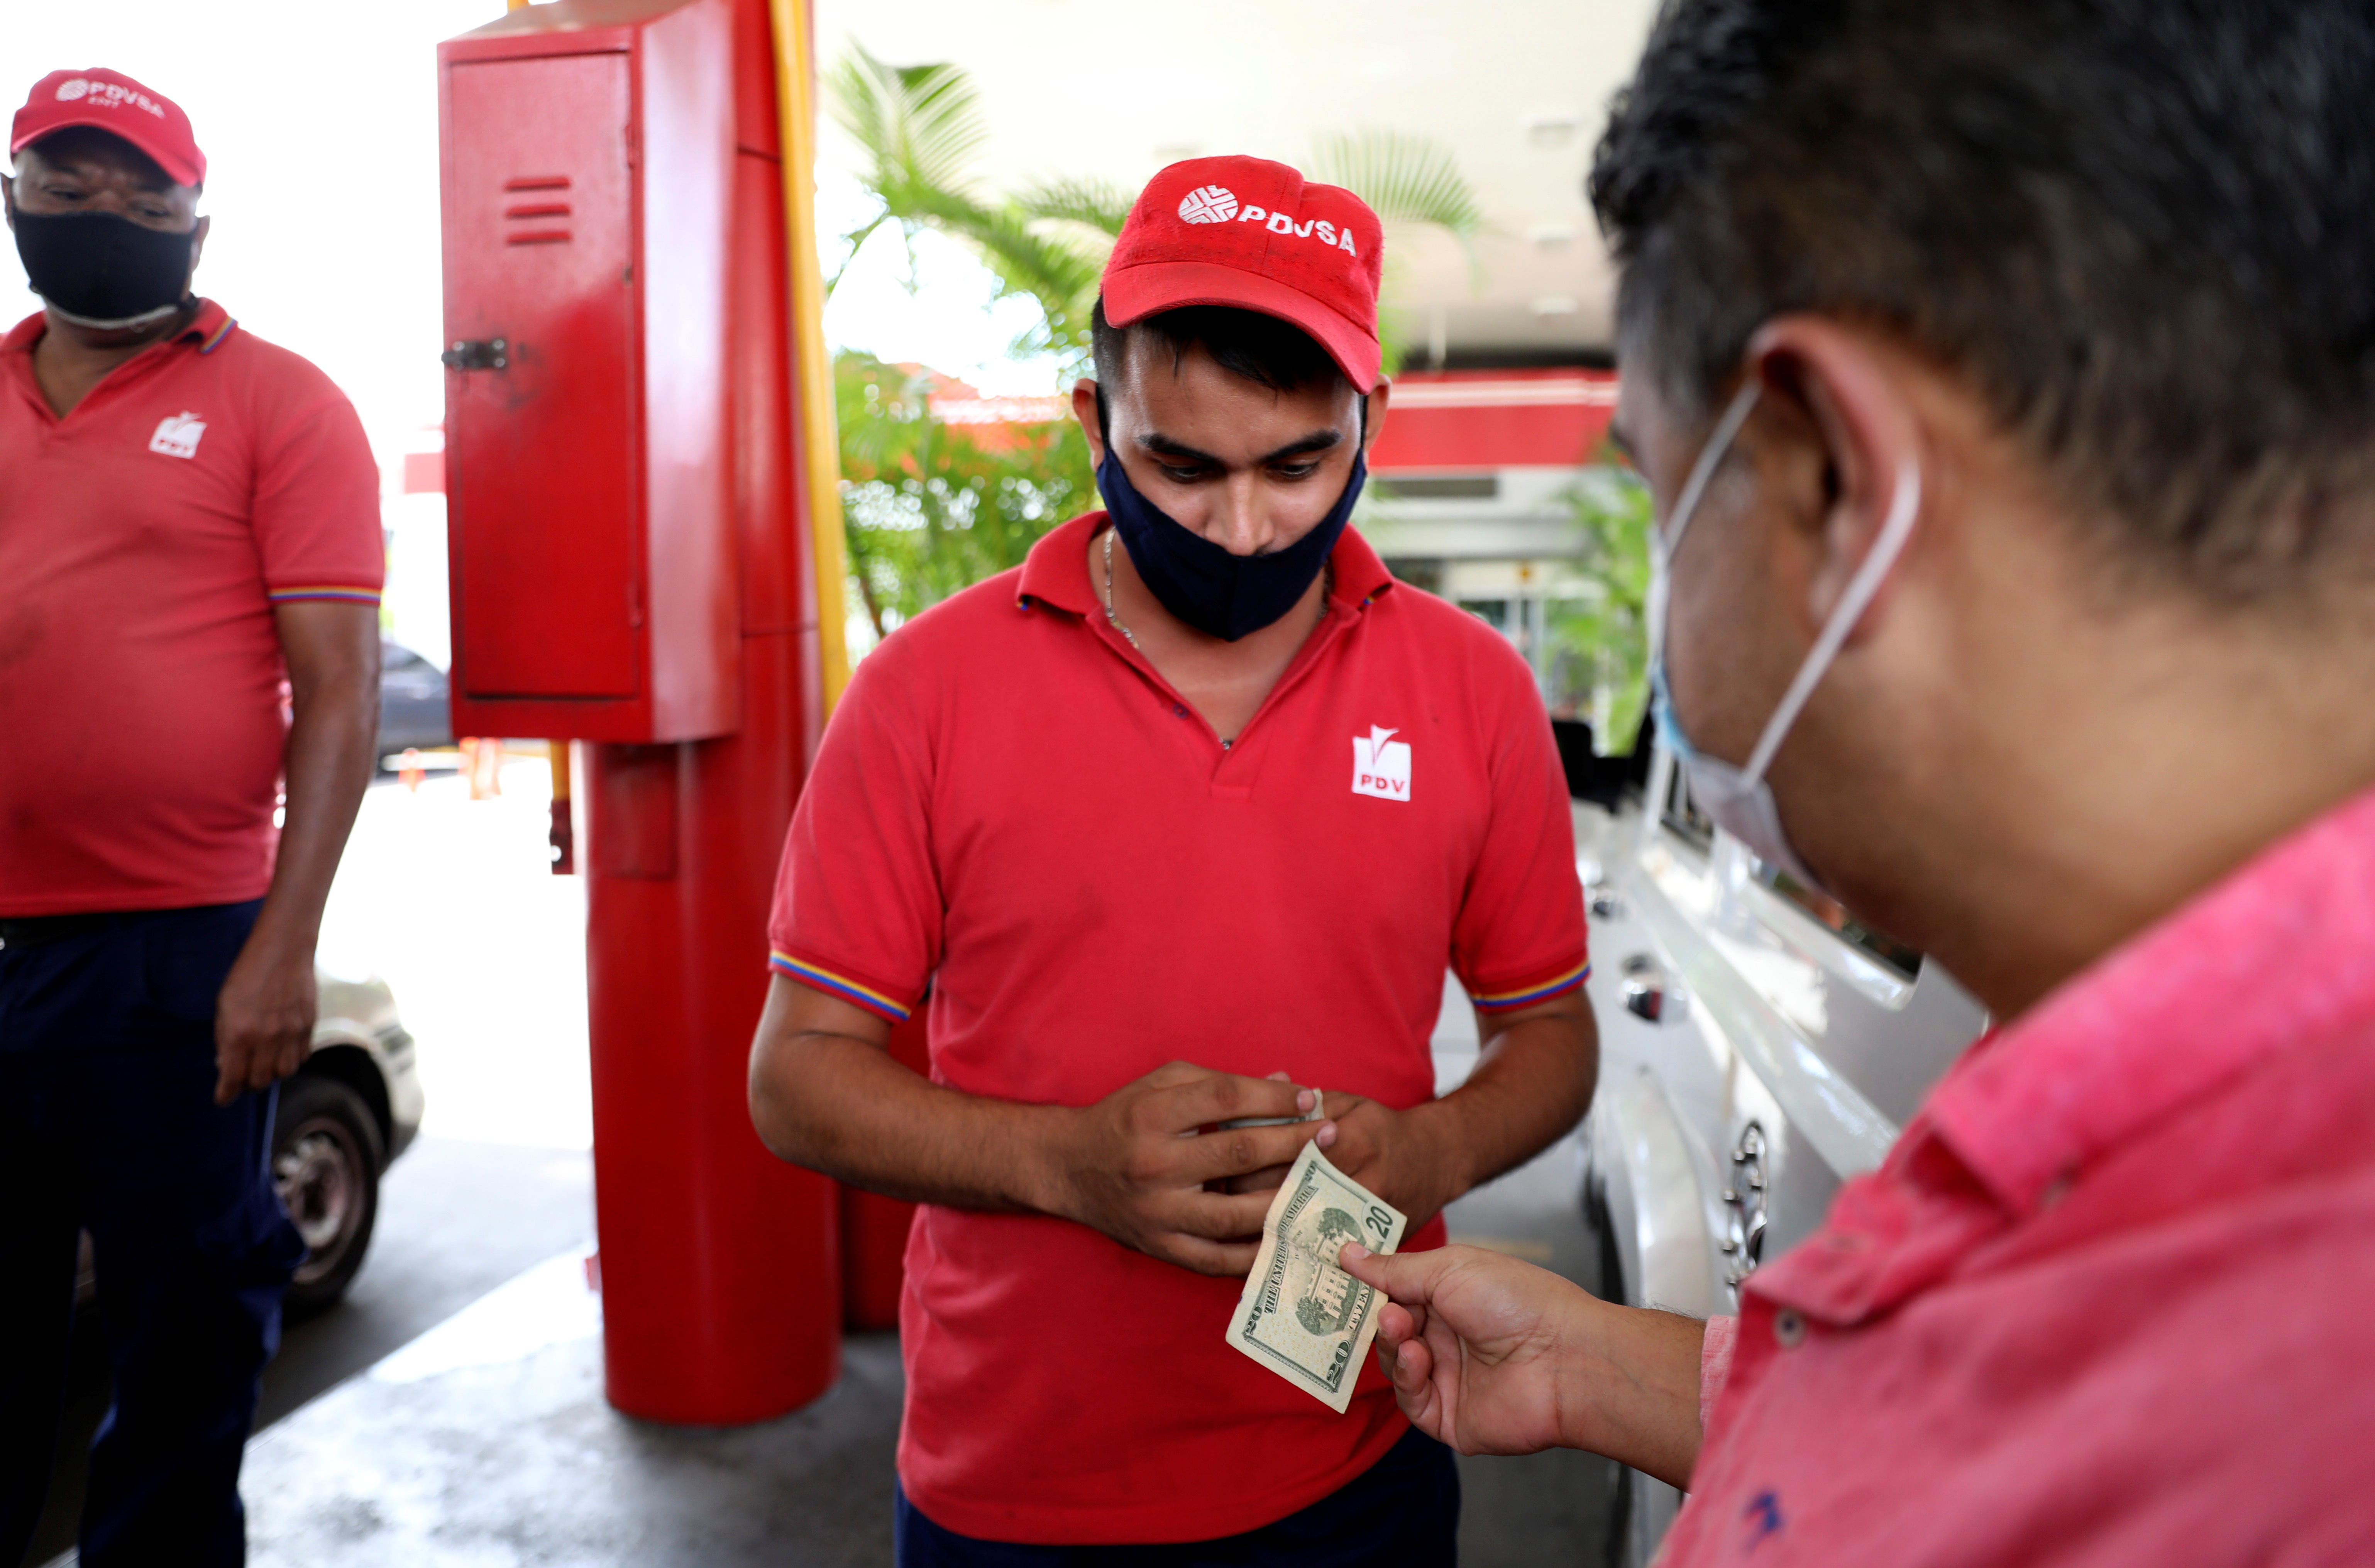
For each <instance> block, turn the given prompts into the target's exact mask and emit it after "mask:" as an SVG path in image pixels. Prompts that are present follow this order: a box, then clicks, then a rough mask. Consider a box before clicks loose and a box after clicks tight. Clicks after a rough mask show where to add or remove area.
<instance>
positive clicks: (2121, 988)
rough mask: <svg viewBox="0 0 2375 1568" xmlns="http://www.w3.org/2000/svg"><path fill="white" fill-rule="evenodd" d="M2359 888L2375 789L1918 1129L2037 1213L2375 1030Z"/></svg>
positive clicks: (2072, 988) (2203, 899) (2049, 1002)
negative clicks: (2122, 1156) (2298, 1049)
mask: <svg viewBox="0 0 2375 1568" xmlns="http://www.w3.org/2000/svg"><path fill="white" fill-rule="evenodd" d="M2370 887H2375V790H2369V791H2368V792H2367V793H2365V794H2362V795H2359V796H2356V797H2354V798H2352V799H2351V800H2349V801H2347V802H2345V803H2344V804H2343V805H2341V806H2339V807H2336V808H2334V809H2333V810H2332V811H2329V812H2327V813H2326V814H2325V815H2324V816H2323V817H2321V818H2319V819H2317V820H2315V821H2313V822H2311V823H2310V824H2309V825H2308V826H2307V827H2305V828H2302V829H2300V830H2299V831H2296V832H2294V833H2293V834H2291V835H2290V836H2289V837H2287V838H2286V839H2284V840H2281V841H2280V842H2278V843H2275V844H2274V845H2272V846H2271V847H2269V848H2268V849H2266V850H2264V851H2263V852H2262V853H2261V854H2260V855H2259V856H2258V857H2257V858H2255V859H2253V860H2251V862H2249V863H2248V864H2247V865H2245V866H2244V867H2242V868H2241V869H2240V870H2239V871H2236V872H2235V873H2233V874H2232V875H2230V876H2229V877H2228V878H2227V879H2226V880H2225V881H2223V882H2221V883H2219V884H2217V885H2216V886H2215V887H2213V888H2212V889H2210V890H2208V891H2207V892H2204V893H2203V894H2201V895H2200V896H2199V897H2197V898H2195V899H2194V900H2193V901H2192V902H2190V903H2188V904H2186V905H2184V906H2183V907H2182V908H2180V909H2179V910H2178V911H2177V912H2176V913H2175V914H2171V915H2169V916H2168V918H2166V919H2164V920H2163V921H2162V922H2161V923H2160V924H2159V925H2156V926H2154V927H2153V928H2152V929H2150V930H2148V931H2146V932H2145V934H2144V935H2142V936H2140V937H2136V938H2135V939H2133V940H2132V941H2130V942H2129V943H2128V944H2127V945H2126V946H2124V947H2122V948H2121V949H2118V950H2117V951H2115V952H2113V953H2111V954H2110V955H2109V956H2108V957H2106V958H2104V959H2103V960H2101V961H2098V962H2097V963H2096V964H2095V965H2094V966H2093V967H2092V968H2091V969H2089V970H2087V971H2086V972H2085V973H2082V974H2080V975H2078V976H2077V977H2076V978H2074V979H2073V980H2071V981H2069V982H2068V983H2067V984H2064V985H2063V986H2062V988H2061V989H2060V990H2059V991H2057V992H2055V993H2054V994H2053V995H2052V996H2049V997H2047V998H2046V999H2045V1000H2044V1001H2042V1002H2040V1003H2039V1004H2038V1006H2037V1007H2036V1008H2034V1009H2033V1010H2032V1011H2031V1012H2030V1013H2029V1014H2028V1015H2027V1016H2026V1017H2024V1018H2023V1019H2021V1020H2019V1021H2018V1022H2017V1023H2015V1024H2014V1025H2012V1026H2010V1027H2008V1028H2007V1029H2005V1030H2004V1031H2003V1033H2002V1034H2001V1035H2000V1036H1998V1037H1996V1038H1995V1039H1992V1040H1991V1041H1990V1042H1989V1043H1987V1044H1986V1046H1985V1047H1984V1048H1982V1049H1979V1050H1977V1051H1975V1052H1973V1053H1972V1054H1971V1055H1968V1056H1967V1057H1966V1058H1965V1060H1964V1061H1963V1063H1962V1064H1961V1065H1960V1066H1959V1067H1957V1068H1956V1071H1955V1072H1954V1073H1953V1074H1952V1075H1950V1076H1949V1077H1948V1078H1947V1079H1946V1080H1945V1081H1944V1083H1942V1084H1940V1085H1939V1087H1938V1090H1937V1091H1936V1092H1935V1093H1934V1094H1933V1095H1932V1097H1931V1101H1930V1103H1929V1105H1928V1107H1927V1109H1926V1110H1925V1112H1924V1114H1923V1115H1922V1116H1921V1117H1920V1118H1919V1119H1918V1120H1919V1121H1927V1122H1929V1123H1930V1124H1931V1125H1932V1126H1934V1127H1935V1128H1936V1129H1937V1133H1938V1136H1939V1137H1940V1138H1941V1139H1942V1140H1943V1141H1944V1143H1945V1144H1946V1145H1947V1146H1948V1147H1949V1148H1951V1149H1954V1150H1955V1152H1956V1156H1957V1157H1958V1158H1959V1159H1960V1160H1961V1161H1962V1162H1963V1163H1964V1164H1965V1165H1966V1166H1967V1168H1968V1169H1969V1171H1970V1172H1971V1173H1972V1174H1973V1175H1975V1176H1977V1177H1978V1178H1979V1180H1980V1181H1981V1182H1982V1183H1984V1184H1985V1185H1987V1187H1988V1188H1989V1190H1990V1191H1991V1193H1992V1194H1993V1195H1994V1197H1995V1198H1996V1200H1997V1201H1998V1202H2000V1203H2002V1204H2003V1205H2004V1206H2005V1207H2006V1208H2010V1209H2012V1210H2013V1211H2014V1212H2015V1213H2033V1212H2035V1211H2036V1210H2037V1209H2038V1208H2039V1207H2041V1205H2042V1204H2043V1202H2044V1200H2045V1199H2046V1197H2047V1196H2048V1194H2049V1193H2050V1191H2051V1190H2052V1189H2053V1187H2054V1185H2055V1184H2056V1183H2057V1182H2060V1181H2063V1180H2066V1179H2069V1178H2071V1177H2074V1176H2075V1175H2076V1174H2077V1173H2078V1172H2079V1171H2080V1170H2082V1169H2083V1168H2084V1167H2085V1166H2086V1164H2087V1163H2088V1162H2089V1161H2092V1160H2093V1159H2094V1158H2096V1157H2097V1156H2098V1155H2100V1154H2103V1153H2105V1152H2107V1151H2109V1150H2110V1149H2114V1148H2116V1147H2117V1146H2119V1145H2120V1144H2121V1143H2123V1142H2125V1141H2127V1140H2128V1139H2130V1138H2133V1137H2134V1136H2135V1135H2136V1134H2138V1133H2139V1132H2141V1131H2142V1130H2144V1128H2145V1127H2146V1126H2148V1125H2150V1124H2151V1123H2153V1122H2155V1121H2157V1120H2158V1119H2160V1118H2161V1117H2164V1116H2167V1115H2168V1114H2172V1113H2174V1112H2176V1111H2177V1110H2179V1109H2180V1108H2181V1107H2182V1106H2184V1105H2185V1104H2186V1103H2188V1102H2191V1101H2193V1100H2195V1099H2198V1098H2199V1097H2201V1096H2203V1095H2204V1094H2207V1093H2210V1092H2212V1091H2215V1090H2216V1089H2218V1088H2219V1087H2220V1086H2221V1085H2222V1084H2224V1083H2226V1082H2227V1081H2229V1080H2230V1079H2234V1078H2236V1077H2238V1076H2239V1075H2240V1074H2242V1073H2244V1072H2246V1071H2248V1070H2249V1069H2251V1067H2255V1066H2256V1065H2258V1064H2259V1063H2260V1062H2262V1061H2263V1060H2264V1059H2266V1058H2267V1057H2269V1056H2271V1055H2275V1053H2276V1052H2278V1051H2280V1050H2283V1049H2285V1048H2286V1047H2287V1046H2293V1045H2298V1044H2300V1043H2304V1042H2309V1041H2313V1040H2318V1039H2322V1038H2331V1037H2333V1036H2334V1033H2335V1032H2337V1031H2342V1030H2346V1029H2350V1028H2353V1027H2359V1028H2363V1027H2364V1026H2365V1025H2366V1024H2367V1023H2368V1021H2369V1020H2375V964H2370V963H2369V962H2368V961H2367V955H2368V954H2369V952H2375V900H2370V899H2369V897H2368V895H2367V890H2368V889H2369V888H2370ZM1910 1130H1911V1129H1908V1132H1909V1131H1910ZM1908 1141H1910V1140H1909V1139H1908Z"/></svg>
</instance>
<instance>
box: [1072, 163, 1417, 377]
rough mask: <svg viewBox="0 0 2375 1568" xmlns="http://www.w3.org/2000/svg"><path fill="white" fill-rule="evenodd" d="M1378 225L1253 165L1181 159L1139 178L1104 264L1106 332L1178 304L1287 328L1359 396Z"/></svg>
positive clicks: (1370, 346)
mask: <svg viewBox="0 0 2375 1568" xmlns="http://www.w3.org/2000/svg"><path fill="white" fill-rule="evenodd" d="M1384 255H1385V243H1384V230H1382V228H1381V227H1380V226H1379V224H1378V222H1377V214H1376V213H1374V212H1371V211H1370V210H1369V206H1368V204H1367V203H1365V202H1364V201H1363V200H1362V199H1361V198H1360V197H1358V196H1356V195H1353V193H1352V192H1350V191H1347V190H1344V189H1341V187H1339V186H1335V185H1314V184H1310V183H1306V181H1305V180H1304V178H1303V176H1302V175H1301V174H1300V173H1298V172H1296V171H1294V170H1293V169H1290V168H1288V167H1287V166H1286V165H1285V164H1283V163H1272V162H1270V160H1269V159H1261V158H1191V159H1188V160H1187V161H1186V162H1185V163H1175V164H1173V165H1171V167H1169V168H1168V169H1165V170H1164V171H1162V172H1161V173H1159V174H1157V175H1155V177H1154V178H1153V179H1152V180H1150V181H1148V182H1147V183H1146V189H1145V190H1143V191H1140V193H1139V196H1138V203H1137V205H1136V206H1132V207H1131V208H1130V209H1129V220H1128V222H1126V223H1124V224H1123V225H1122V230H1121V238H1120V240H1118V241H1117V242H1115V245H1114V250H1113V255H1112V257H1111V259H1109V260H1108V261H1107V262H1106V263H1105V282H1104V286H1103V291H1104V296H1105V320H1107V321H1108V322H1111V323H1112V324H1114V325H1116V326H1128V324H1130V323H1132V322H1134V321H1142V320H1144V319H1145V318H1146V317H1148V316H1151V315H1154V314H1157V313H1159V312H1164V311H1174V310H1178V309H1180V308H1181V307H1183V306H1187V305H1228V306H1233V307H1235V309H1238V310H1241V311H1258V312H1261V313H1262V314H1263V315H1268V316H1276V317H1278V318H1279V319H1280V320H1282V321H1286V322H1292V323H1293V324H1295V325H1296V326H1299V327H1301V328H1302V329H1303V330H1304V331H1305V332H1307V333H1309V334H1310V335H1311V336H1312V337H1313V338H1314V339H1316V340H1317V342H1318V344H1319V346H1320V347H1321V348H1325V349H1327V350H1328V353H1329V358H1331V359H1333V360H1335V361H1336V363H1337V364H1338V365H1339V366H1340V367H1341V368H1342V370H1343V371H1344V375H1345V378H1346V379H1347V380H1349V381H1350V382H1352V383H1353V385H1354V386H1355V387H1357V388H1358V389H1360V390H1361V391H1363V392H1367V391H1368V390H1369V389H1371V388H1372V387H1374V386H1376V385H1377V368H1378V360H1379V352H1378V348H1377V277H1378V267H1379V265H1380V263H1381V262H1382V261H1383V259H1384Z"/></svg>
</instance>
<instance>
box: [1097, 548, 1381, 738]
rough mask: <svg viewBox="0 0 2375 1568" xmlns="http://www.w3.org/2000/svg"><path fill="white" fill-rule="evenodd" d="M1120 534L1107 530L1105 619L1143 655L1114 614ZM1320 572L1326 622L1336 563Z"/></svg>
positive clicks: (1321, 614)
mask: <svg viewBox="0 0 2375 1568" xmlns="http://www.w3.org/2000/svg"><path fill="white" fill-rule="evenodd" d="M1119 532H1121V530H1120V529H1118V528H1107V529H1106V530H1105V619H1107V620H1108V621H1110V622H1112V623H1113V629H1114V630H1115V631H1118V632H1120V633H1121V634H1122V635H1123V636H1124V637H1126V638H1128V640H1129V645H1130V646H1131V647H1133V648H1137V649H1138V651H1139V652H1140V653H1141V654H1143V653H1145V652H1146V650H1145V649H1144V648H1143V647H1140V644H1139V641H1138V633H1137V632H1135V631H1131V630H1130V629H1129V628H1128V626H1125V625H1124V624H1122V619H1121V617H1120V616H1118V615H1116V614H1115V613H1114V596H1113V584H1114V570H1113V545H1114V536H1115V535H1116V534H1117V533H1119ZM1319 570H1320V579H1321V581H1320V585H1319V618H1320V619H1322V620H1325V619H1328V601H1329V599H1332V598H1334V597H1335V596H1336V563H1335V562H1334V561H1332V560H1331V561H1329V562H1328V563H1327V564H1326V565H1324V566H1322V567H1321V568H1320V569H1319ZM1226 744H1227V743H1226V742H1223V745H1226Z"/></svg>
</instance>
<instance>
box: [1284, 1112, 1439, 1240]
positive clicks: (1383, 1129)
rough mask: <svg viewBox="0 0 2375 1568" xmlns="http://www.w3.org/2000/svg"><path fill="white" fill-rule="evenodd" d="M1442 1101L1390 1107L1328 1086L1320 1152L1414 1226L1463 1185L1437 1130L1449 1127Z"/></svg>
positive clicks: (1320, 1133) (1434, 1211) (1432, 1214)
mask: <svg viewBox="0 0 2375 1568" xmlns="http://www.w3.org/2000/svg"><path fill="white" fill-rule="evenodd" d="M1442 1105H1443V1102H1441V1101H1436V1100H1430V1101H1427V1102H1424V1103H1423V1104H1418V1105H1413V1106H1412V1107H1411V1108H1410V1109H1409V1110H1407V1111H1396V1110H1393V1109H1390V1108H1389V1107H1388V1106H1385V1105H1380V1104H1379V1103H1377V1102H1376V1101H1374V1100H1365V1099H1363V1098H1362V1097H1361V1096H1359V1095H1357V1094H1342V1093H1339V1092H1337V1091H1332V1090H1331V1091H1329V1093H1328V1121H1327V1125H1326V1126H1322V1127H1321V1128H1320V1129H1319V1135H1318V1142H1319V1149H1320V1152H1321V1153H1323V1154H1325V1155H1327V1156H1328V1162H1329V1164H1331V1165H1333V1166H1335V1167H1336V1169H1338V1170H1339V1171H1341V1172H1343V1173H1344V1174H1346V1175H1348V1176H1350V1177H1352V1178H1353V1180H1354V1181H1356V1182H1358V1183H1360V1184H1361V1185H1363V1186H1365V1187H1366V1188H1368V1189H1369V1190H1370V1191H1371V1192H1373V1193H1375V1194H1377V1196H1378V1197H1382V1198H1384V1199H1385V1200H1386V1201H1387V1202H1388V1203H1390V1204H1392V1205H1393V1206H1394V1207H1395V1208H1399V1209H1400V1210H1401V1211H1402V1213H1403V1214H1405V1215H1406V1216H1408V1217H1409V1220H1410V1225H1411V1229H1412V1230H1413V1231H1415V1230H1417V1229H1418V1228H1419V1227H1420V1226H1421V1225H1424V1224H1425V1223H1426V1222H1427V1221H1428V1220H1432V1219H1434V1218H1435V1216H1436V1211H1437V1210H1439V1209H1441V1208H1443V1206H1444V1205H1445V1204H1447V1203H1449V1202H1450V1201H1451V1200H1452V1199H1453V1198H1455V1197H1459V1195H1460V1194H1461V1193H1463V1192H1466V1191H1467V1190H1468V1187H1469V1183H1468V1182H1467V1181H1466V1180H1464V1179H1463V1178H1462V1175H1461V1173H1460V1170H1459V1160H1458V1159H1457V1158H1456V1157H1455V1155H1456V1150H1455V1149H1454V1147H1453V1145H1452V1142H1451V1140H1450V1139H1449V1138H1447V1137H1445V1136H1443V1135H1445V1134H1446V1133H1447V1132H1448V1130H1449V1128H1448V1124H1447V1120H1446V1117H1445V1115H1444V1113H1443V1110H1442ZM1279 1174H1280V1175H1283V1174H1284V1172H1281V1173H1279ZM1265 1185H1266V1186H1268V1187H1275V1186H1276V1185H1278V1183H1277V1182H1276V1181H1275V1180H1272V1181H1270V1182H1268V1183H1266V1184H1265Z"/></svg>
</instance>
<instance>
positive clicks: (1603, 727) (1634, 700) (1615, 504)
mask: <svg viewBox="0 0 2375 1568" xmlns="http://www.w3.org/2000/svg"><path fill="white" fill-rule="evenodd" d="M1561 499H1562V500H1564V501H1566V505H1567V506H1568V507H1569V508H1570V509H1571V510H1572V511H1573V513H1574V514H1575V520H1576V523H1577V525H1578V526H1579V527H1580V528H1581V530H1582V533H1583V536H1584V548H1583V551H1582V553H1581V555H1580V556H1579V557H1578V558H1577V561H1576V569H1577V572H1578V573H1579V574H1580V575H1581V576H1582V577H1583V579H1584V581H1585V583H1586V584H1587V586H1588V587H1589V590H1590V593H1589V596H1588V597H1585V598H1581V599H1576V600H1570V601H1566V602H1563V603H1561V604H1559V605H1558V606H1557V607H1554V610H1553V611H1552V613H1551V616H1550V633H1551V637H1552V639H1553V642H1554V647H1555V648H1556V650H1557V652H1559V653H1560V654H1566V655H1569V656H1572V657H1573V658H1575V659H1576V660H1577V662H1578V663H1580V664H1581V665H1582V666H1583V669H1584V671H1585V672H1586V673H1587V675H1588V678H1589V681H1590V684H1591V687H1592V690H1593V701H1592V713H1591V730H1592V740H1593V744H1594V745H1595V746H1596V747H1597V748H1598V749H1599V750H1600V752H1601V754H1602V755H1603V756H1619V755H1623V754H1624V753H1626V752H1629V751H1631V750H1632V749H1633V741H1634V737H1636V736H1637V734H1638V733H1639V732H1640V728H1641V715H1642V713H1643V711H1644V710H1645V709H1646V708H1647V706H1648V695H1649V633H1648V625H1649V622H1648V603H1649V530H1650V529H1651V528H1652V527H1654V526H1655V521H1654V513H1653V511H1652V508H1651V503H1650V499H1649V487H1648V485H1646V484H1644V483H1642V482H1641V478H1640V476H1639V475H1637V474H1636V473H1634V472H1633V470H1632V469H1630V468H1625V467H1620V466H1616V465H1614V464H1613V463H1611V464H1602V465H1601V466H1595V467H1592V468H1589V469H1587V470H1586V471H1585V473H1584V476H1583V477H1582V478H1581V479H1580V480H1578V481H1577V483H1576V484H1575V485H1574V486H1573V487H1572V488H1570V489H1568V490H1567V491H1566V494H1565V495H1564V496H1563V497H1562V498H1561Z"/></svg>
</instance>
